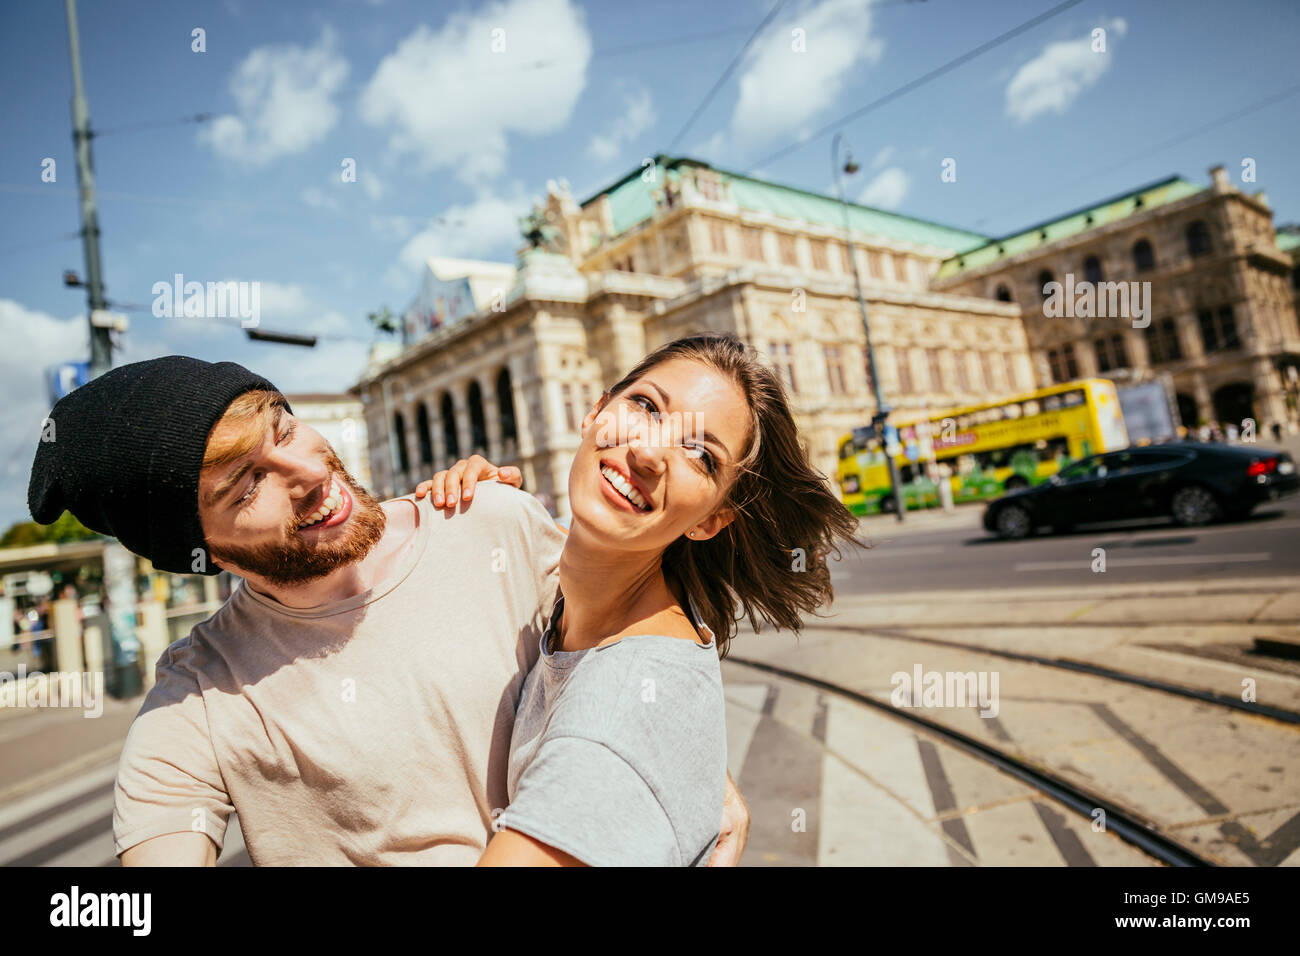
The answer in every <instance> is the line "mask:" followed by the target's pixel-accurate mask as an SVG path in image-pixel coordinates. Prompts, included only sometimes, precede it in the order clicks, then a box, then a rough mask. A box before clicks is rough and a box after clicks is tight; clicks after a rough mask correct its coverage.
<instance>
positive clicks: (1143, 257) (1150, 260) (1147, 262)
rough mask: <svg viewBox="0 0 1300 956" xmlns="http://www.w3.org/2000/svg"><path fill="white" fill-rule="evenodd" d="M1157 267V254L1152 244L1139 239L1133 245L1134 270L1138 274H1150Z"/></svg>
mask: <svg viewBox="0 0 1300 956" xmlns="http://www.w3.org/2000/svg"><path fill="white" fill-rule="evenodd" d="M1155 267H1156V253H1155V250H1154V249H1152V248H1151V243H1149V242H1147V241H1146V240H1145V239H1139V240H1138V241H1137V242H1135V243H1133V268H1134V269H1136V270H1137V271H1138V272H1150V271H1151V270H1152V269H1154V268H1155Z"/></svg>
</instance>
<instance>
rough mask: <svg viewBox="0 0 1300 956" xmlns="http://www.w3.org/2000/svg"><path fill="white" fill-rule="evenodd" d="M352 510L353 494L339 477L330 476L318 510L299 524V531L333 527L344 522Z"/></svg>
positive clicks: (317, 507)
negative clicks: (327, 487)
mask: <svg viewBox="0 0 1300 956" xmlns="http://www.w3.org/2000/svg"><path fill="white" fill-rule="evenodd" d="M351 512H352V495H351V494H350V493H349V492H348V490H347V487H346V486H345V485H344V484H342V483H341V482H340V481H339V480H338V479H337V478H330V483H329V489H328V490H327V491H326V493H325V497H324V499H323V500H322V501H321V503H320V504H319V505H317V506H316V510H315V511H313V512H312V513H311V514H309V515H307V517H306V518H304V519H303V520H302V523H301V524H299V526H298V530H299V532H303V531H307V530H309V529H311V530H315V529H316V528H332V527H335V526H336V525H340V524H342V523H343V522H344V521H346V520H347V519H348V515H349V514H351Z"/></svg>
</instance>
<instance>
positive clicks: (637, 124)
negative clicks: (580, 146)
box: [587, 87, 657, 166]
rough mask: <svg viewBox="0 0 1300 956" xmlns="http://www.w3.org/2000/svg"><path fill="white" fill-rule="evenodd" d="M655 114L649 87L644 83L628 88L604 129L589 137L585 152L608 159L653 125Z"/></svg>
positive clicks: (606, 160)
mask: <svg viewBox="0 0 1300 956" xmlns="http://www.w3.org/2000/svg"><path fill="white" fill-rule="evenodd" d="M656 118H657V117H656V116H655V108H654V102H653V101H652V100H651V98H650V91H649V90H647V89H645V88H644V87H640V88H638V89H635V90H631V91H629V92H627V93H625V94H624V95H623V105H622V107H621V109H620V110H619V113H618V115H617V116H616V117H615V118H614V121H613V122H612V123H610V124H609V126H608V127H607V128H606V130H605V132H603V133H597V134H596V135H594V136H592V137H591V142H590V143H589V144H588V146H587V152H588V153H589V154H590V155H591V156H592V158H593V159H595V160H597V161H598V162H602V163H607V162H609V161H610V160H612V159H613V158H614V157H615V156H617V155H618V154H619V151H620V150H622V149H623V147H624V146H626V145H627V144H628V143H630V142H631V141H632V140H634V139H636V138H637V137H638V136H640V135H641V134H642V133H644V132H645V131H646V130H648V129H649V128H650V127H651V126H653V125H654V122H655V119H656ZM623 165H625V166H630V165H633V164H632V163H624V164H623Z"/></svg>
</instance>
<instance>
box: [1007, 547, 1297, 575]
mask: <svg viewBox="0 0 1300 956" xmlns="http://www.w3.org/2000/svg"><path fill="white" fill-rule="evenodd" d="M1271 560H1273V553H1272V552H1271V551H1245V552H1242V553H1240V554H1184V555H1171V556H1170V557H1166V558H1160V557H1149V558H1107V559H1106V567H1107V568H1149V567H1154V566H1155V565H1159V564H1166V565H1167V564H1238V563H1251V562H1255V561H1271ZM1091 567H1092V559H1091V558H1080V559H1077V560H1074V561H1022V562H1021V563H1020V564H1017V565H1016V566H1015V568H1014V570H1016V571H1079V570H1088V569H1090V568H1091Z"/></svg>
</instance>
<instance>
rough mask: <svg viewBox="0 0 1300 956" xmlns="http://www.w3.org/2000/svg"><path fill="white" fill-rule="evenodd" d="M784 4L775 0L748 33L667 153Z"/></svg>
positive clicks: (683, 134)
mask: <svg viewBox="0 0 1300 956" xmlns="http://www.w3.org/2000/svg"><path fill="white" fill-rule="evenodd" d="M784 6H785V0H776V3H775V4H773V6H772V9H771V10H769V11H768V13H767V16H765V17H764V18H763V19H762V21H761V22H760V23H759V24H758V26H757V27H755V28H754V32H753V33H751V34H750V35H749V39H748V40H746V41H745V45H744V46H742V47H741V48H740V52H738V53H737V54H736V55H735V56H734V57H732V60H731V62H730V63H729V64H727V68H726V69H725V70H723V71H722V75H721V76H720V77H718V80H717V82H716V83H714V84H713V88H712V89H711V90H709V92H708V93H706V94H705V95H704V99H703V100H701V101H700V105H699V106H697V107H695V112H694V113H692V114H691V116H690V119H688V120H687V121H686V125H684V126H683V127H682V128H681V129H680V130H678V132H677V135H676V136H674V137H673V138H672V141H671V142H669V144H668V152H669V153H672V152H673V151H674V150H676V149H677V144H678V143H679V142H681V139H682V137H683V136H685V135H686V133H687V131H688V130H689V129H690V128H691V127H692V126H694V125H695V121H696V120H697V119H699V118H700V114H701V113H703V112H704V110H705V108H706V107H708V105H709V104H710V103H711V102H713V97H715V96H717V94H718V91H719V90H720V89H722V86H723V84H724V83H726V82H727V80H729V79H730V78H731V74H732V73H734V72H735V71H736V67H738V66H739V65H740V61H741V60H742V59H744V56H745V54H746V53H748V52H749V48H750V47H751V46H753V45H754V41H755V40H757V39H758V38H759V36H760V35H761V34H762V32H763V31H764V30H766V29H767V25H768V24H769V23H771V22H772V20H773V18H774V17H775V16H776V15H777V14H778V13H780V12H781V8H782V7H784Z"/></svg>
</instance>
